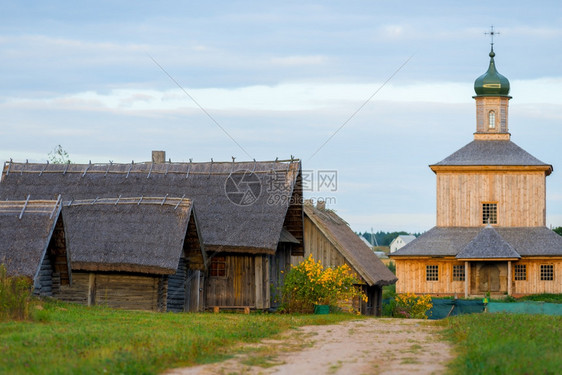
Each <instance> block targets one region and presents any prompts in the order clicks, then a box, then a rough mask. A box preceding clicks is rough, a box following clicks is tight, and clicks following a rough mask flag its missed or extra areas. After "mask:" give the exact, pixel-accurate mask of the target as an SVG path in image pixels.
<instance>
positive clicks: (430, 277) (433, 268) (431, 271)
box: [425, 265, 439, 281]
mask: <svg viewBox="0 0 562 375" xmlns="http://www.w3.org/2000/svg"><path fill="white" fill-rule="evenodd" d="M425 279H426V280H427V281H439V266H437V265H427V266H425Z"/></svg>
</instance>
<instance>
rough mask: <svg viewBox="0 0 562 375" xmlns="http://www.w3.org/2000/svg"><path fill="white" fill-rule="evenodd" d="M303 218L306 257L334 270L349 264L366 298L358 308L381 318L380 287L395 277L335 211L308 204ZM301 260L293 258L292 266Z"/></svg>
mask: <svg viewBox="0 0 562 375" xmlns="http://www.w3.org/2000/svg"><path fill="white" fill-rule="evenodd" d="M304 214H305V222H304V228H305V257H308V256H309V255H312V256H313V258H314V259H317V260H321V261H322V264H323V265H325V266H329V267H337V266H340V265H342V264H348V265H349V266H350V267H351V268H352V270H353V271H355V273H356V274H357V276H358V277H359V278H360V279H361V280H362V282H363V283H364V284H363V289H364V291H365V292H366V294H367V296H368V301H367V303H362V304H361V306H357V307H358V308H359V310H360V311H361V313H363V314H366V315H380V312H381V307H382V287H383V286H385V285H390V284H394V283H395V282H396V280H397V279H396V276H394V274H393V273H392V272H391V271H390V270H389V269H388V268H387V267H386V266H385V265H384V264H383V263H382V262H381V260H380V259H379V258H378V257H377V255H376V254H375V253H374V252H373V250H372V249H371V248H369V246H367V245H366V244H365V243H364V242H363V241H362V240H361V238H359V236H358V235H357V234H355V232H353V230H352V229H351V228H350V227H349V225H348V224H347V222H345V221H344V220H343V219H342V218H341V217H339V216H338V215H337V214H336V213H335V212H334V211H332V210H329V209H326V207H325V203H324V202H318V204H317V206H314V205H313V204H312V202H310V201H307V202H305V204H304ZM300 259H302V258H300V257H299V258H295V259H294V260H293V262H295V261H298V260H300Z"/></svg>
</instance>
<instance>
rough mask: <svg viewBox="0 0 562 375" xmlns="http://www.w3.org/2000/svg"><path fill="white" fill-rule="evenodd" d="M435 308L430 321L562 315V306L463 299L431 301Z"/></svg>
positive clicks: (430, 314)
mask: <svg viewBox="0 0 562 375" xmlns="http://www.w3.org/2000/svg"><path fill="white" fill-rule="evenodd" d="M389 302H390V300H388V299H385V300H383V305H385V304H388V303H389ZM431 303H433V308H432V309H431V310H429V311H428V312H427V316H428V318H429V319H445V318H446V317H448V316H455V315H463V314H473V313H481V312H484V308H486V311H488V312H491V313H495V312H508V313H520V314H546V315H562V304H557V303H547V302H535V301H522V302H489V303H488V304H487V305H484V302H482V300H461V299H437V298H433V299H432V300H431Z"/></svg>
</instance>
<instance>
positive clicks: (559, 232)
mask: <svg viewBox="0 0 562 375" xmlns="http://www.w3.org/2000/svg"><path fill="white" fill-rule="evenodd" d="M553 231H554V232H556V233H558V234H559V235H561V236H562V227H556V228H554V229H553Z"/></svg>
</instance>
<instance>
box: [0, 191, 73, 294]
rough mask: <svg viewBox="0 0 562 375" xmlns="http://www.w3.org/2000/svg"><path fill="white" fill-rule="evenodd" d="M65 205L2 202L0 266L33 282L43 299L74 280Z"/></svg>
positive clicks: (43, 202)
mask: <svg viewBox="0 0 562 375" xmlns="http://www.w3.org/2000/svg"><path fill="white" fill-rule="evenodd" d="M61 203H62V202H61V200H60V199H59V200H53V201H37V200H29V199H27V200H24V201H4V202H0V264H4V265H5V267H6V270H7V272H8V275H9V276H23V277H27V278H28V279H29V280H31V281H32V283H33V293H34V294H36V295H40V296H53V295H56V294H57V293H58V292H59V291H60V288H64V287H65V286H67V285H69V284H70V282H71V279H72V276H71V273H70V256H69V253H68V251H67V247H66V237H65V230H64V224H63V218H62V214H61Z"/></svg>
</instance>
